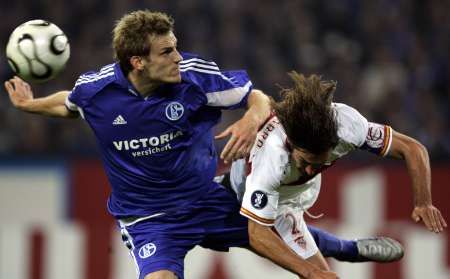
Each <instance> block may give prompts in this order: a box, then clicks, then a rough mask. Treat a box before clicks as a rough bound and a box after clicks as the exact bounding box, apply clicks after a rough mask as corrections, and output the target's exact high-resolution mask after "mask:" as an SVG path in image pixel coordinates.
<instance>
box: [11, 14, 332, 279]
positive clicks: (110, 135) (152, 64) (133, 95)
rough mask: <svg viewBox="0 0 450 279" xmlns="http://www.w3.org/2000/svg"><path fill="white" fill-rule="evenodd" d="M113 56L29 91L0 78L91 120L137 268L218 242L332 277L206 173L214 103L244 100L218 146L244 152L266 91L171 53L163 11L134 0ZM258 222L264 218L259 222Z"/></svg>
mask: <svg viewBox="0 0 450 279" xmlns="http://www.w3.org/2000/svg"><path fill="white" fill-rule="evenodd" d="M113 34H114V35H113V48H114V52H115V56H116V60H117V62H116V63H114V64H110V65H106V66H104V67H102V68H101V69H100V70H99V71H96V72H88V73H85V74H83V75H81V76H80V77H79V79H78V80H77V81H76V83H75V86H74V87H73V89H72V90H71V91H60V92H56V93H54V94H52V95H49V96H48V97H45V98H36V99H35V98H33V93H32V91H31V88H30V86H29V85H28V84H27V83H26V82H24V81H22V80H21V79H20V78H18V77H15V78H13V79H11V80H9V81H7V82H6V83H5V87H6V89H7V91H8V93H9V96H10V99H11V101H12V103H13V104H14V106H16V107H17V108H19V109H21V110H24V111H27V112H31V113H37V114H42V115H48V116H55V117H77V116H81V117H82V118H83V119H84V120H85V121H86V122H87V123H88V125H89V126H90V127H91V129H92V130H93V131H94V134H95V136H96V139H97V142H98V146H99V148H100V152H101V157H102V160H103V164H104V167H105V170H106V174H107V176H108V179H109V182H110V185H111V188H112V191H111V195H110V197H109V199H108V210H109V212H110V213H111V214H112V215H113V216H114V217H115V218H116V219H117V220H118V224H119V227H120V231H121V234H122V239H123V241H124V243H125V244H126V246H127V247H128V248H129V249H130V253H131V255H132V257H133V259H134V262H135V264H136V267H137V270H138V273H139V275H138V276H139V278H140V279H142V278H145V279H153V278H163V279H173V278H183V269H184V266H183V262H184V257H185V255H186V253H187V252H188V251H189V250H190V249H192V248H193V247H194V246H196V245H201V246H203V247H206V248H211V249H215V250H222V251H227V250H228V248H229V247H232V246H239V247H251V248H252V249H253V250H254V251H256V252H257V253H259V254H260V255H262V256H265V257H268V258H270V259H271V260H273V261H274V262H275V263H277V264H279V265H280V266H282V267H284V268H286V269H289V270H291V271H293V272H294V273H296V274H298V275H300V276H302V277H304V278H311V279H322V278H337V276H336V275H335V274H334V273H332V272H326V271H321V270H320V269H319V268H318V267H316V266H314V265H312V264H310V263H308V262H306V261H305V260H303V259H301V258H300V257H298V256H297V255H296V254H295V253H293V252H292V250H290V249H289V248H288V247H287V246H286V245H285V244H284V243H283V242H282V241H281V239H279V238H278V237H277V236H276V235H275V234H274V233H273V232H272V233H270V232H269V231H267V230H264V231H263V234H264V235H266V242H260V241H257V242H254V241H252V239H249V236H248V231H258V230H261V227H262V226H259V225H258V224H257V223H256V222H253V221H251V220H247V219H245V218H244V217H242V216H241V215H239V208H240V205H239V203H238V202H237V200H236V198H235V196H234V194H233V193H232V192H231V191H229V190H227V189H226V188H224V187H222V186H221V185H219V184H217V183H215V182H213V177H214V174H215V171H216V165H217V158H216V157H217V156H216V151H215V149H214V144H213V139H214V136H213V131H212V128H213V126H214V125H215V124H217V123H218V122H219V120H220V116H221V110H222V109H234V108H239V107H247V108H248V110H247V112H246V114H245V115H244V117H243V118H242V119H241V120H239V121H238V122H236V123H234V124H233V125H231V126H230V127H228V128H227V129H226V130H225V131H224V132H223V133H222V134H221V135H220V137H224V136H228V135H230V136H231V138H230V140H229V141H228V143H227V145H226V146H225V148H224V151H223V152H222V154H221V157H223V159H225V160H226V161H230V160H232V159H235V158H236V157H239V156H242V154H246V153H248V152H249V150H250V149H251V147H252V144H253V142H254V139H255V136H256V133H257V130H258V127H259V126H260V125H261V124H262V123H263V122H264V120H265V119H266V118H267V117H268V115H269V111H270V103H269V100H268V98H267V97H266V96H265V95H264V94H262V93H261V92H260V91H257V90H254V89H253V86H252V83H251V81H250V80H249V78H248V76H247V74H246V73H245V71H232V72H222V71H221V70H220V69H219V68H218V66H217V65H216V64H215V63H214V62H212V61H208V60H204V59H202V58H200V57H198V56H196V55H192V54H180V53H179V52H178V50H177V40H176V37H175V35H174V33H173V20H172V19H171V18H170V17H168V16H167V15H166V14H163V13H157V12H150V11H137V12H132V13H129V14H127V15H125V16H124V17H123V18H122V19H121V20H119V21H118V22H117V24H116V26H115V28H114V32H113ZM263 229H264V228H263Z"/></svg>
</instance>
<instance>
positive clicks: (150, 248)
mask: <svg viewBox="0 0 450 279" xmlns="http://www.w3.org/2000/svg"><path fill="white" fill-rule="evenodd" d="M155 252H156V245H155V244H153V243H147V244H145V245H144V246H142V247H141V249H139V257H140V258H141V259H146V258H149V257H151V256H153V254H155Z"/></svg>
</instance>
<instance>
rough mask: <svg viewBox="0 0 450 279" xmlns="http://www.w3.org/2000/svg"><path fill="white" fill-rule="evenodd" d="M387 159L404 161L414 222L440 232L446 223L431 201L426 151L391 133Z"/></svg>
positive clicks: (418, 145) (397, 133) (412, 142)
mask: <svg viewBox="0 0 450 279" xmlns="http://www.w3.org/2000/svg"><path fill="white" fill-rule="evenodd" d="M387 155H388V156H389V157H392V158H396V159H401V160H405V162H406V166H407V168H408V173H409V176H410V177H411V180H412V187H413V194H414V209H413V212H412V214H411V217H412V219H413V220H414V221H415V222H420V221H423V222H424V224H425V226H426V227H427V228H428V229H429V230H430V231H434V232H436V233H439V232H442V231H443V230H444V228H445V227H447V223H446V222H445V219H444V218H443V217H442V214H441V212H440V211H439V209H437V208H436V207H434V206H433V203H432V199H431V171H430V160H429V158H428V152H427V149H426V148H425V147H424V146H423V145H422V144H420V143H419V142H418V141H416V140H415V139H413V138H410V137H408V136H406V135H403V134H401V133H399V132H396V131H393V137H392V144H391V148H390V150H389V153H388V154H387Z"/></svg>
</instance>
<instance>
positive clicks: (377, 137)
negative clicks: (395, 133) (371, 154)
mask: <svg viewBox="0 0 450 279" xmlns="http://www.w3.org/2000/svg"><path fill="white" fill-rule="evenodd" d="M384 138H385V131H384V126H383V125H378V124H372V125H370V126H369V131H368V133H367V137H366V143H367V145H368V146H369V147H370V148H374V149H378V148H383V146H384Z"/></svg>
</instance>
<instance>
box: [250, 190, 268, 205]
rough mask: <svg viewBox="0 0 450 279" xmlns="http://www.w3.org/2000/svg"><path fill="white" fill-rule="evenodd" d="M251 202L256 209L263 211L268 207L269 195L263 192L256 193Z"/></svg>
mask: <svg viewBox="0 0 450 279" xmlns="http://www.w3.org/2000/svg"><path fill="white" fill-rule="evenodd" d="M251 202H252V206H253V207H254V208H255V209H263V208H264V207H266V205H267V194H266V193H264V192H263V191H254V192H253V194H252V196H251Z"/></svg>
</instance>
